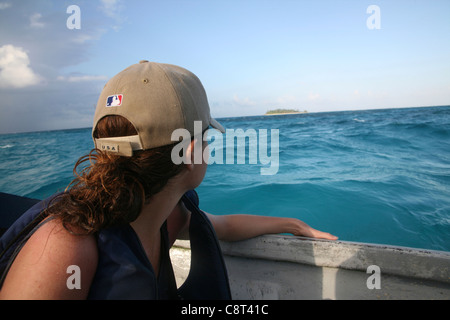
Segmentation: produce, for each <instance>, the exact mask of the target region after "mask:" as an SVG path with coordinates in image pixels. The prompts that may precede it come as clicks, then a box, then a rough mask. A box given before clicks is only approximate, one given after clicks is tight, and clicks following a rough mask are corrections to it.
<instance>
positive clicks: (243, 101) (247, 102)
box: [233, 94, 256, 106]
mask: <svg viewBox="0 0 450 320" xmlns="http://www.w3.org/2000/svg"><path fill="white" fill-rule="evenodd" d="M233 102H235V103H236V104H238V105H241V106H254V105H255V104H256V102H255V101H253V100H251V99H250V98H248V97H246V98H243V99H242V98H239V97H238V95H237V94H235V95H234V96H233Z"/></svg>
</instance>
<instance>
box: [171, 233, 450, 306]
mask: <svg viewBox="0 0 450 320" xmlns="http://www.w3.org/2000/svg"><path fill="white" fill-rule="evenodd" d="M221 247H222V252H223V255H224V258H225V263H226V266H227V269H228V275H229V280H230V287H231V292H232V297H233V299H236V300H323V299H330V300H449V299H450V252H446V251H433V250H422V249H416V248H408V247H398V246H388V245H377V244H369V243H359V242H349V241H330V240H319V239H311V238H304V237H295V236H289V235H264V236H260V237H256V238H252V239H248V240H245V241H239V242H221ZM171 259H172V264H173V266H174V272H175V275H176V278H177V284H178V285H181V284H182V283H183V281H184V280H185V279H186V277H187V275H188V274H189V261H190V249H189V241H187V240H182V241H180V240H177V242H175V244H174V246H173V247H172V249H171Z"/></svg>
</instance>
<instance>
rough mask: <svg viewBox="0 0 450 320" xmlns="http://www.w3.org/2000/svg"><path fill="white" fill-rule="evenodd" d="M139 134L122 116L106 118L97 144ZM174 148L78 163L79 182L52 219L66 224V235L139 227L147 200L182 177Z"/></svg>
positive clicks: (56, 205) (51, 210) (59, 200)
mask: <svg viewBox="0 0 450 320" xmlns="http://www.w3.org/2000/svg"><path fill="white" fill-rule="evenodd" d="M136 134H137V132H136V130H135V128H134V126H133V125H132V124H131V123H130V122H129V121H128V120H126V119H125V118H124V117H121V116H107V117H105V118H103V119H102V120H101V121H100V122H99V123H98V125H97V128H96V129H95V131H94V137H95V138H106V137H119V136H129V135H136ZM173 146H174V145H168V146H163V147H159V148H154V149H150V150H143V151H135V152H134V154H133V156H132V157H122V156H116V155H112V154H109V153H105V152H102V151H100V150H98V149H93V150H92V151H91V152H90V153H89V154H88V155H85V156H83V157H81V158H80V159H79V160H78V161H77V163H76V164H75V167H74V170H73V171H74V175H75V179H74V180H73V181H72V182H71V183H70V184H69V186H68V187H67V189H66V191H65V192H64V193H62V194H61V195H59V196H57V197H56V198H54V199H53V201H52V202H51V203H50V205H49V206H48V208H47V214H48V215H52V216H56V217H58V218H59V219H61V221H62V223H63V225H64V227H65V228H66V229H67V230H69V231H71V232H75V233H82V234H93V233H95V232H97V231H98V230H100V229H102V228H106V227H109V226H113V225H118V224H124V223H130V222H132V221H134V220H135V219H136V218H137V217H138V215H139V213H140V212H141V210H142V206H143V204H144V202H145V200H146V199H148V198H150V197H151V196H152V195H154V194H156V193H158V192H159V191H161V190H162V188H163V187H164V186H165V185H166V184H167V182H168V181H169V179H171V178H172V177H174V176H176V175H177V174H178V173H180V172H181V171H182V168H183V167H182V165H176V164H174V163H173V162H172V160H171V151H172V148H173Z"/></svg>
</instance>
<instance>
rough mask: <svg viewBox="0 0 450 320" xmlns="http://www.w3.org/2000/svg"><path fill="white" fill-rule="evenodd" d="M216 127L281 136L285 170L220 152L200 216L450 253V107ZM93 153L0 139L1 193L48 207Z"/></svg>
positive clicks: (82, 137) (22, 138)
mask: <svg viewBox="0 0 450 320" xmlns="http://www.w3.org/2000/svg"><path fill="white" fill-rule="evenodd" d="M219 121H220V122H221V123H222V124H223V125H224V127H225V128H227V129H242V130H244V131H245V130H248V129H250V130H255V131H256V132H257V133H258V134H259V133H260V132H261V131H260V130H263V129H267V130H268V134H269V137H270V129H278V130H279V154H278V157H279V167H278V171H277V173H276V174H274V175H261V168H264V167H268V166H269V165H268V164H263V163H261V161H258V163H256V164H249V163H248V162H249V161H248V159H247V163H245V164H238V163H237V161H234V163H233V164H226V161H225V154H226V150H225V149H226V146H225V144H224V149H223V150H221V149H220V148H217V149H216V150H215V152H217V153H218V154H219V155H220V153H221V152H223V156H224V158H223V159H224V161H223V162H224V164H220V163H214V164H211V165H210V166H209V168H208V171H207V174H206V177H205V179H204V181H203V183H202V184H201V186H200V187H199V188H198V189H197V191H198V193H199V195H200V204H201V208H202V209H203V210H205V211H207V212H210V213H215V214H233V213H249V214H259V215H266V216H286V217H297V218H299V219H301V220H303V221H305V222H306V223H308V224H309V225H311V226H312V227H315V228H317V229H319V230H324V231H328V232H330V233H332V234H335V235H337V236H338V237H339V239H340V240H346V241H357V242H368V243H378V244H388V245H399V246H407V247H415V248H424V249H432V250H444V251H450V106H443V107H427V108H404V109H382V110H365V111H341V112H327V113H310V114H294V115H278V116H253V117H238V118H223V119H219ZM259 137H260V136H259ZM224 139H225V137H224ZM271 142H272V141H270V140H269V146H268V149H269V151H270V146H271ZM273 142H275V141H273ZM239 143H242V141H241V142H239V141H238V140H236V146H235V151H236V150H237V149H236V148H238V147H239ZM252 143H253V142H252V141H250V139H247V140H246V141H245V144H246V146H247V148H248V147H249V146H250V145H251V144H252ZM92 147H93V143H92V140H91V129H90V128H86V129H72V130H61V131H48V132H34V133H19V134H5V135H0V157H1V163H0V191H1V192H8V193H13V194H17V195H23V196H28V197H33V198H39V199H42V198H45V197H47V196H49V195H51V194H53V193H54V192H56V191H59V190H63V189H64V188H65V187H66V186H67V185H68V184H69V183H70V181H71V180H72V178H73V173H72V169H73V165H74V164H75V162H76V161H77V160H78V158H79V157H80V156H82V155H84V154H87V153H89V151H90V150H91V148H92ZM246 150H247V153H249V151H248V150H249V149H246ZM272 151H273V152H275V151H276V150H272ZM269 154H270V152H269ZM216 156H217V154H216ZM272 156H273V157H274V156H275V154H273V155H272Z"/></svg>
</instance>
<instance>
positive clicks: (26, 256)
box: [0, 219, 98, 299]
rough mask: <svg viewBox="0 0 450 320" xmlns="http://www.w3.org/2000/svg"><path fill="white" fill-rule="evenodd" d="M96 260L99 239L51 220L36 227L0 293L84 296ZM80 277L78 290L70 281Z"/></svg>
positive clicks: (5, 295)
mask: <svg viewBox="0 0 450 320" xmlns="http://www.w3.org/2000/svg"><path fill="white" fill-rule="evenodd" d="M97 261H98V252H97V242H96V239H95V237H94V236H93V235H76V234H74V233H71V232H69V231H68V230H67V229H66V228H64V226H63V225H62V223H61V221H60V220H59V219H50V220H49V221H46V222H45V223H44V224H43V225H42V226H41V227H40V228H39V229H37V231H36V232H35V233H34V234H33V235H32V236H31V237H30V239H29V240H28V241H27V242H26V244H25V245H24V246H23V248H22V249H21V251H20V252H19V254H18V255H17V257H16V259H15V260H14V262H13V264H12V265H11V268H10V270H9V272H8V275H7V276H6V278H5V282H4V284H3V287H2V290H1V292H0V296H1V297H2V298H12V299H15V298H18V299H27V298H31V299H40V298H42V299H66V298H68V299H70V298H74V299H75V298H85V297H87V293H88V292H89V287H90V284H91V282H92V279H93V276H94V274H95V271H96V268H97ZM76 272H78V273H79V274H78V275H76V274H75V273H76ZM71 276H72V277H71ZM77 277H78V278H77ZM69 278H70V279H69ZM78 280H79V283H78V284H79V285H78V287H79V289H78V288H77V286H74V285H73V283H72V284H71V283H70V282H68V281H75V282H76V281H78Z"/></svg>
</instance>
